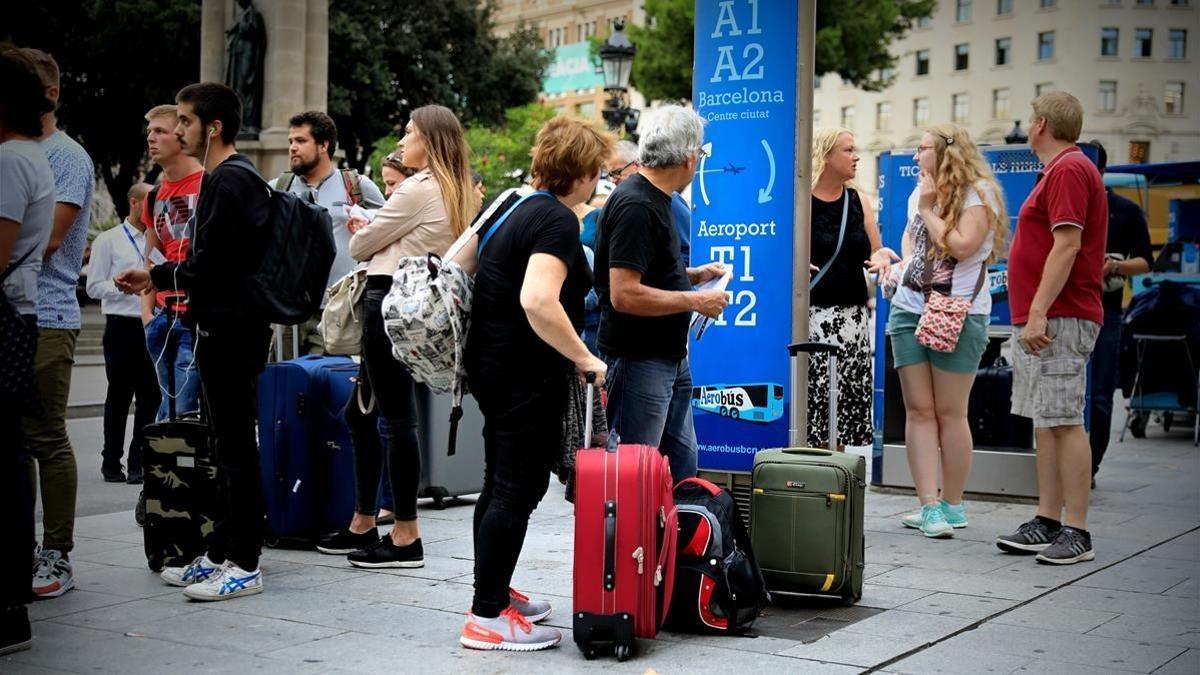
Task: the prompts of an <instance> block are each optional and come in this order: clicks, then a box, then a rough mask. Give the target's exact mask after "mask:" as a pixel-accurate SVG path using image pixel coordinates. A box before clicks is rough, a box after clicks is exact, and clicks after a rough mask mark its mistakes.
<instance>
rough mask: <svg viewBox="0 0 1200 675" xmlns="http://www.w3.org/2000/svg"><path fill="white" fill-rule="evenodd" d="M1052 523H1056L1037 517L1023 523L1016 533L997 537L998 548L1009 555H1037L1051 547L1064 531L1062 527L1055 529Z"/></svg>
mask: <svg viewBox="0 0 1200 675" xmlns="http://www.w3.org/2000/svg"><path fill="white" fill-rule="evenodd" d="M1051 523H1054V521H1048V520H1046V519H1044V518H1042V517H1041V516H1035V517H1034V519H1033V520H1031V521H1029V522H1027V523H1022V524H1021V526H1020V527H1018V528H1017V531H1016V532H1015V533H1013V534H1004V535H1000V536H999V537H996V546H998V547H1000V550H1002V551H1007V552H1008V553H1037V552H1039V551H1041V550H1043V549H1045V548H1046V547H1047V546H1049V545H1050V543H1051V542H1053V541H1054V538H1055V537H1057V536H1058V533H1059V531H1060V530H1061V529H1062V525H1058V526H1057V527H1055V526H1054V525H1052V524H1051Z"/></svg>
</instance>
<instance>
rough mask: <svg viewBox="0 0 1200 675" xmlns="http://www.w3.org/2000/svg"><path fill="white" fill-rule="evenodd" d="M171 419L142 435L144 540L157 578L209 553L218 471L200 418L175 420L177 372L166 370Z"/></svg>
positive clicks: (148, 426)
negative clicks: (173, 568)
mask: <svg viewBox="0 0 1200 675" xmlns="http://www.w3.org/2000/svg"><path fill="white" fill-rule="evenodd" d="M167 386H168V388H169V389H170V394H171V396H169V397H168V399H167V409H168V411H169V416H168V418H167V419H166V420H163V421H162V422H155V423H154V424H148V425H146V427H145V429H143V431H142V436H143V438H144V443H145V445H144V446H143V448H142V472H143V484H142V496H141V498H140V500H143V501H144V504H145V513H146V515H145V525H143V528H142V539H143V542H144V544H145V549H146V564H147V566H149V567H150V569H152V570H154V571H155V572H158V571H161V570H162V569H163V568H164V567H180V566H183V565H187V564H188V563H190V562H191V561H192V560H193V559H195V558H196V556H198V555H201V554H202V553H204V552H205V550H207V548H208V547H207V543H208V537H209V535H211V534H212V532H213V526H214V525H215V517H216V515H215V514H216V506H217V465H216V460H215V458H214V457H213V449H212V436H211V433H210V431H209V428H208V423H207V422H206V421H205V420H204V417H203V414H204V413H203V408H204V406H203V402H202V403H201V413H200V414H198V415H187V416H185V417H183V418H179V417H178V416H177V415H176V411H175V398H174V396H173V395H174V394H175V369H174V368H168V369H167Z"/></svg>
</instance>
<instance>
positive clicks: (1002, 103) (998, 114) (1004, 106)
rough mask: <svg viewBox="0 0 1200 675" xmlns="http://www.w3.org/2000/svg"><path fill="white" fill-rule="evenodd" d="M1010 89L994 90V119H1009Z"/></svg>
mask: <svg viewBox="0 0 1200 675" xmlns="http://www.w3.org/2000/svg"><path fill="white" fill-rule="evenodd" d="M1009 115H1010V113H1009V110H1008V88H1004V89H993V90H992V119H994V120H1006V119H1008V118H1009Z"/></svg>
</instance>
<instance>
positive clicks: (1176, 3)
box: [1171, 0, 1189, 7]
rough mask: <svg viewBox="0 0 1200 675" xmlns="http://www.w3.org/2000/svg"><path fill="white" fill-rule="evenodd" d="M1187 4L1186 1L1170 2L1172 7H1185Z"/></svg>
mask: <svg viewBox="0 0 1200 675" xmlns="http://www.w3.org/2000/svg"><path fill="white" fill-rule="evenodd" d="M1188 4H1189V3H1188V0H1171V6H1172V7H1187V6H1188Z"/></svg>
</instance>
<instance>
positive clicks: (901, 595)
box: [858, 583, 934, 609]
mask: <svg viewBox="0 0 1200 675" xmlns="http://www.w3.org/2000/svg"><path fill="white" fill-rule="evenodd" d="M933 593H934V591H927V590H923V589H917V588H900V587H897V586H881V585H879V584H867V583H864V584H863V596H862V599H861V600H859V601H858V604H859V606H862V607H876V608H879V609H894V608H896V607H899V606H901V605H903V604H905V603H908V602H912V601H913V600H916V599H918V598H923V597H925V596H927V595H933Z"/></svg>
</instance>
